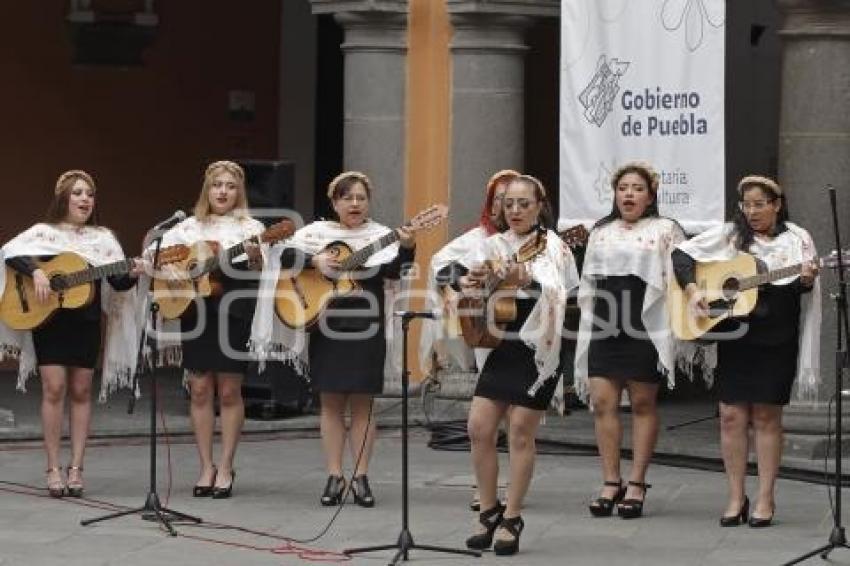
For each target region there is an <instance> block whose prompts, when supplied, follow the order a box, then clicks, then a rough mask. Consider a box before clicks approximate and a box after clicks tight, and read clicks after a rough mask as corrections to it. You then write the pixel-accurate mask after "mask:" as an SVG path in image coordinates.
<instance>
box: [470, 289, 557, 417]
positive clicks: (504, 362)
mask: <svg viewBox="0 0 850 566" xmlns="http://www.w3.org/2000/svg"><path fill="white" fill-rule="evenodd" d="M538 289H539V287H538ZM516 303H517V317H516V320H514V321H512V322H509V323H508V324H507V325H506V327H505V330H506V331H507V332H511V333H514V334H515V335H516V334H518V333H519V331H520V329H521V328H522V325H523V324H524V323H525V321H526V319H527V318H528V315H530V314H531V311H532V309H533V308H534V305H535V304H536V303H537V299H517V301H516ZM559 372H560V370H558V371H556V372H555V375H558V374H559ZM537 376H538V373H537V365H536V364H535V363H534V350H532V349H531V348H529V347H528V346H526V345H525V343H524V342H523V341H522V340H520V339H519V338H514V339H505V340H502V341H501V342H500V343H499V345H498V346H496V348H494V349H493V351H492V352H490V355H489V356H487V361H485V362H484V367H483V368H482V369H481V375H479V377H478V384H477V385H476V386H475V393H474V394H473V395H475V396H476V397H484V398H486V399H492V400H494V401H502V402H504V403H509V404H511V405H516V406H519V407H527V408H529V409H534V410H537V411H545V410H546V408H547V407H548V406H549V403H550V402H551V401H552V397H553V396H554V395H555V387H556V386H557V385H558V380H557V379H556V378H552V379H548V380H546V382H545V383H544V384H543V387H541V388H540V389H538V390H537V393H536V394H535V395H534V397H531V396H529V395H528V388H529V387H531V386H532V385H534V382H535V381H537Z"/></svg>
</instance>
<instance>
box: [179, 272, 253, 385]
mask: <svg viewBox="0 0 850 566" xmlns="http://www.w3.org/2000/svg"><path fill="white" fill-rule="evenodd" d="M232 267H233V268H234V269H236V270H238V271H241V272H244V273H245V278H232V277H229V276H227V275H225V274H224V273H223V272H222V271H220V270H219V271H216V272H214V273H213V274H212V277H213V278H214V279H215V280H216V281H218V282H220V283H221V286H222V291H223V292H222V294H221V295H217V296H212V297H206V298H203V299H200V301H201V302H202V304H203V310H204V316H200V313H199V312H198V311H199V307H198V306H196V305H195V304H194V303H193V304H192V306H190V307H189V308H188V309H187V310H186V312H185V313H184V314H183V316H181V317H180V326H181V331H182V332H187V331H191V330H192V329H194V328H197V327H198V326H199V324H202V325H203V326H202V327H201V328H200V335H199V336H197V337H195V338H191V339H184V340H183V343H182V347H183V368H184V369H186V370H189V371H190V372H195V373H201V372H220V373H236V374H244V373H245V371H246V369H247V367H248V363H249V360H248V341H249V339H250V338H251V321H252V319H253V316H254V308H255V306H256V304H257V288H258V285H259V282H258V279H257V277H258V275H257V272H254V271H251V270H250V269H249V268H248V266H247V262H245V261H241V262H237V263H233V264H232ZM231 291H233V292H239V293H245V294H246V295H247V296H244V297H240V298H237V299H235V300H232V301H230V300H228V299H226V297H227V295H228V292H231ZM225 309H226V311H225ZM229 350H232V351H229Z"/></svg>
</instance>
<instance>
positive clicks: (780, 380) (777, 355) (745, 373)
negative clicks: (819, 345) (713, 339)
mask: <svg viewBox="0 0 850 566" xmlns="http://www.w3.org/2000/svg"><path fill="white" fill-rule="evenodd" d="M798 349H799V346H798V344H797V341H796V340H794V341H791V342H788V343H785V344H778V345H763V344H754V343H752V342H749V343H747V342H744V341H740V340H727V341H721V342H718V352H717V358H718V359H717V396H718V399H719V400H720V401H722V402H723V403H730V404H731V403H764V404H768V405H787V404H788V403H789V402H790V400H791V387H792V385H793V384H794V377H795V375H796V374H797V353H798Z"/></svg>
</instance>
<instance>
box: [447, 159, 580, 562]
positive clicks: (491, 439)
mask: <svg viewBox="0 0 850 566" xmlns="http://www.w3.org/2000/svg"><path fill="white" fill-rule="evenodd" d="M551 222H552V213H551V209H550V207H549V203H548V201H547V200H546V192H545V190H544V188H543V185H542V184H541V183H540V181H538V180H537V179H535V178H534V177H531V176H528V175H521V176H519V177H516V178H514V179H513V180H511V181H510V183H509V184H508V187H507V190H506V192H505V196H504V199H503V200H502V206H501V210H500V212H499V217H498V224H499V225H500V226H502V227H504V232H501V233H497V234H493V235H492V236H490V237H488V238H487V239H486V240H484V241H483V242H481V244H480V245H479V246H477V247H476V248H475V249H474V250H472V251H471V252H470V253H469V254H468V255H467V256H466V257H464V258H463V259H462V260H461V261H460V264H461V265H462V266H463V271H464V274H463V275H462V276H461V277H460V278H459V279H458V285H459V287H460V289H461V291H462V292H463V293H464V294H465V295H470V296H475V295H476V293H480V291H481V289H482V288H483V287H484V285H485V281H487V280H488V279H490V278H491V277H493V276H496V277H500V278H502V280H503V281H504V284H505V285H506V286H507V287H510V288H513V289H516V291H515V300H516V310H517V315H516V317H515V319H514V321H513V322H510V323H508V324H507V326H506V327H505V329H504V331H505V334H504V337H503V338H502V340H501V342H500V343H499V345H498V346H497V347H496V348H495V349H493V351H492V352H490V354H489V355H488V356H487V360H486V361H485V362H484V366H483V368H482V369H481V373H480V376H479V378H478V383H477V384H476V388H475V393H474V394H473V398H472V405H471V406H470V410H469V420H468V425H467V426H468V431H469V437H470V440H471V443H472V462H473V466H474V468H475V477H476V480H477V482H478V490H479V492H480V497H481V509H482V511H481V513H480V514H479V523H480V524H481V525H480V528H479V530H478V532H477V533H476V534H474V535H473V536H471V537H469V538H468V539H467V540H466V545H467V546H468V547H469V548H472V549H477V550H483V549H486V548H489V547H490V545H491V544H493V550H494V552H495V553H496V554H500V555H509V554H515V553H516V552H517V551H518V550H519V537H520V534H521V533H522V530H523V527H524V522H523V519H522V517H521V516H520V511H521V510H522V503H523V500H524V498H525V494H526V492H527V491H528V486H529V484H530V483H531V478H532V474H533V471H534V459H535V443H534V439H535V436H536V433H537V428H538V426H539V424H540V419H541V417H542V416H543V413H544V411H545V410H546V408H547V407H548V406H549V404H550V403H551V402H552V400H553V398H554V399H556V401H557V400H562V399H563V395H562V394H561V395H558V396H557V397H556V396H555V394H556V389H557V388H558V385H559V372H558V365H559V361H560V359H559V358H560V349H561V337H560V329H561V327H562V326H563V321H564V307H565V306H566V299H567V292H568V291H569V290H570V289H572V288H573V287H575V286H576V285H577V283H578V274H577V272H576V266H575V261H574V260H573V256H572V253H571V252H570V249H569V248H568V247H567V246H566V244H564V243H563V241H562V240H561V239H560V238H559V237H558V235H557V234H555V233H554V232H553V231H552V230H550V229H549V228H548V227H549V226H550V225H551ZM512 293H513V292H512ZM561 393H562V392H561ZM508 411H510V425H509V432H508V438H509V440H508V450H509V457H510V478H509V482H508V494H507V504H506V505H502V504H501V503H500V502H499V500H498V494H497V480H498V476H499V461H498V453H497V451H496V441H497V436H498V429H499V423H500V422H501V421H502V419H503V418H504V417H505V415H506V414H507V412H508ZM494 537H495V538H496V542H495V544H494V543H493V538H494Z"/></svg>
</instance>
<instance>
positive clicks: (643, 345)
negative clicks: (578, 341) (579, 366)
mask: <svg viewBox="0 0 850 566" xmlns="http://www.w3.org/2000/svg"><path fill="white" fill-rule="evenodd" d="M596 288H597V290H599V291H604V292H605V293H606V294H607V296H608V297H609V298H610V303H609V302H608V301H607V300H604V299H602V298H600V297H594V301H593V315H594V318H596V319H598V320H602V321H608V323H609V324H610V326H611V327H612V329H613V331H611V329H608V328H606V329H603V328H601V327H599V326H597V325H596V323H595V322H594V327H593V334H592V335H591V339H590V346H589V349H588V353H587V375H588V376H590V377H604V378H608V379H623V380H630V381H639V382H645V383H658V382H660V381H662V379H663V376H662V374H661V372H659V371H658V351H657V350H656V349H655V345H654V344H653V343H652V341H651V340H650V339H649V336H647V335H646V334H645V332H646V327H645V326H644V324H643V320H642V318H641V311H642V308H643V298H644V294H645V292H646V283H644V282H643V280H642V279H640V278H639V277H637V276H634V275H628V276H618V277H607V278H604V279H600V280H597V282H596ZM611 305H614V312H612V309H611ZM627 330H629V331H631V334H632V335H630V332H627ZM597 336H598V337H597Z"/></svg>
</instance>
